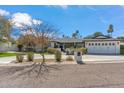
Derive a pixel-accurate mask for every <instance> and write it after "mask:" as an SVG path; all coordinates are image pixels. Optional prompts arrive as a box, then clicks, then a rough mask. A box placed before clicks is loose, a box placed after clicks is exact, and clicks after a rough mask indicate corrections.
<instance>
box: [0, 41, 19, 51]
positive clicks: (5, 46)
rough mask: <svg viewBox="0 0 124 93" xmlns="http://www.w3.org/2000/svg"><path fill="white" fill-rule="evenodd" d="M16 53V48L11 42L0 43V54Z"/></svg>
mask: <svg viewBox="0 0 124 93" xmlns="http://www.w3.org/2000/svg"><path fill="white" fill-rule="evenodd" d="M7 51H17V46H16V45H15V44H12V43H11V42H0V52H7Z"/></svg>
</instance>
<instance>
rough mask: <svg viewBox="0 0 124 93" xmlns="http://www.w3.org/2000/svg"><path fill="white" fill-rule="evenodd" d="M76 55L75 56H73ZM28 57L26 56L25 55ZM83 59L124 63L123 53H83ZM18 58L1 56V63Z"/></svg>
mask: <svg viewBox="0 0 124 93" xmlns="http://www.w3.org/2000/svg"><path fill="white" fill-rule="evenodd" d="M66 57H67V56H66V55H62V58H63V59H65V58H66ZM72 57H74V56H72ZM40 58H42V57H41V56H40V55H38V54H36V55H35V59H40ZM45 58H46V59H54V55H45ZM25 59H26V56H25ZM82 59H83V61H84V62H85V63H99V62H100V63H113V62H114V63H118V62H123V63H124V56H121V55H83V56H82ZM14 60H16V57H15V56H13V57H1V58H0V64H6V63H10V62H12V61H14Z"/></svg>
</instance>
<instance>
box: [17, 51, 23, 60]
mask: <svg viewBox="0 0 124 93" xmlns="http://www.w3.org/2000/svg"><path fill="white" fill-rule="evenodd" d="M23 59H24V57H23V54H20V53H18V54H16V61H17V62H23Z"/></svg>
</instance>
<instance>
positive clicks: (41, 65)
mask: <svg viewBox="0 0 124 93" xmlns="http://www.w3.org/2000/svg"><path fill="white" fill-rule="evenodd" d="M20 30H21V31H22V33H23V36H24V37H25V38H24V39H23V40H22V41H23V42H25V43H27V44H28V45H31V46H32V47H34V46H33V45H35V46H38V47H39V48H40V50H41V51H40V52H39V54H40V55H41V57H42V60H41V62H38V63H36V62H33V64H32V65H30V66H26V69H27V70H26V71H25V72H24V73H28V74H31V73H33V72H35V73H36V75H37V77H39V76H40V75H43V74H44V73H45V72H49V70H50V69H59V68H58V67H57V66H56V65H52V66H50V65H47V64H46V61H45V56H44V53H45V47H48V45H49V43H50V40H51V39H54V38H56V36H57V33H58V30H57V29H55V27H53V26H51V25H49V24H46V23H42V24H37V25H32V26H27V25H23V27H22V28H20ZM24 73H21V75H22V74H24Z"/></svg>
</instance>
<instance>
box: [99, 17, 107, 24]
mask: <svg viewBox="0 0 124 93" xmlns="http://www.w3.org/2000/svg"><path fill="white" fill-rule="evenodd" d="M99 19H100V21H101V22H102V23H104V24H107V23H108V21H107V20H105V19H104V18H103V17H102V16H101V17H99Z"/></svg>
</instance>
